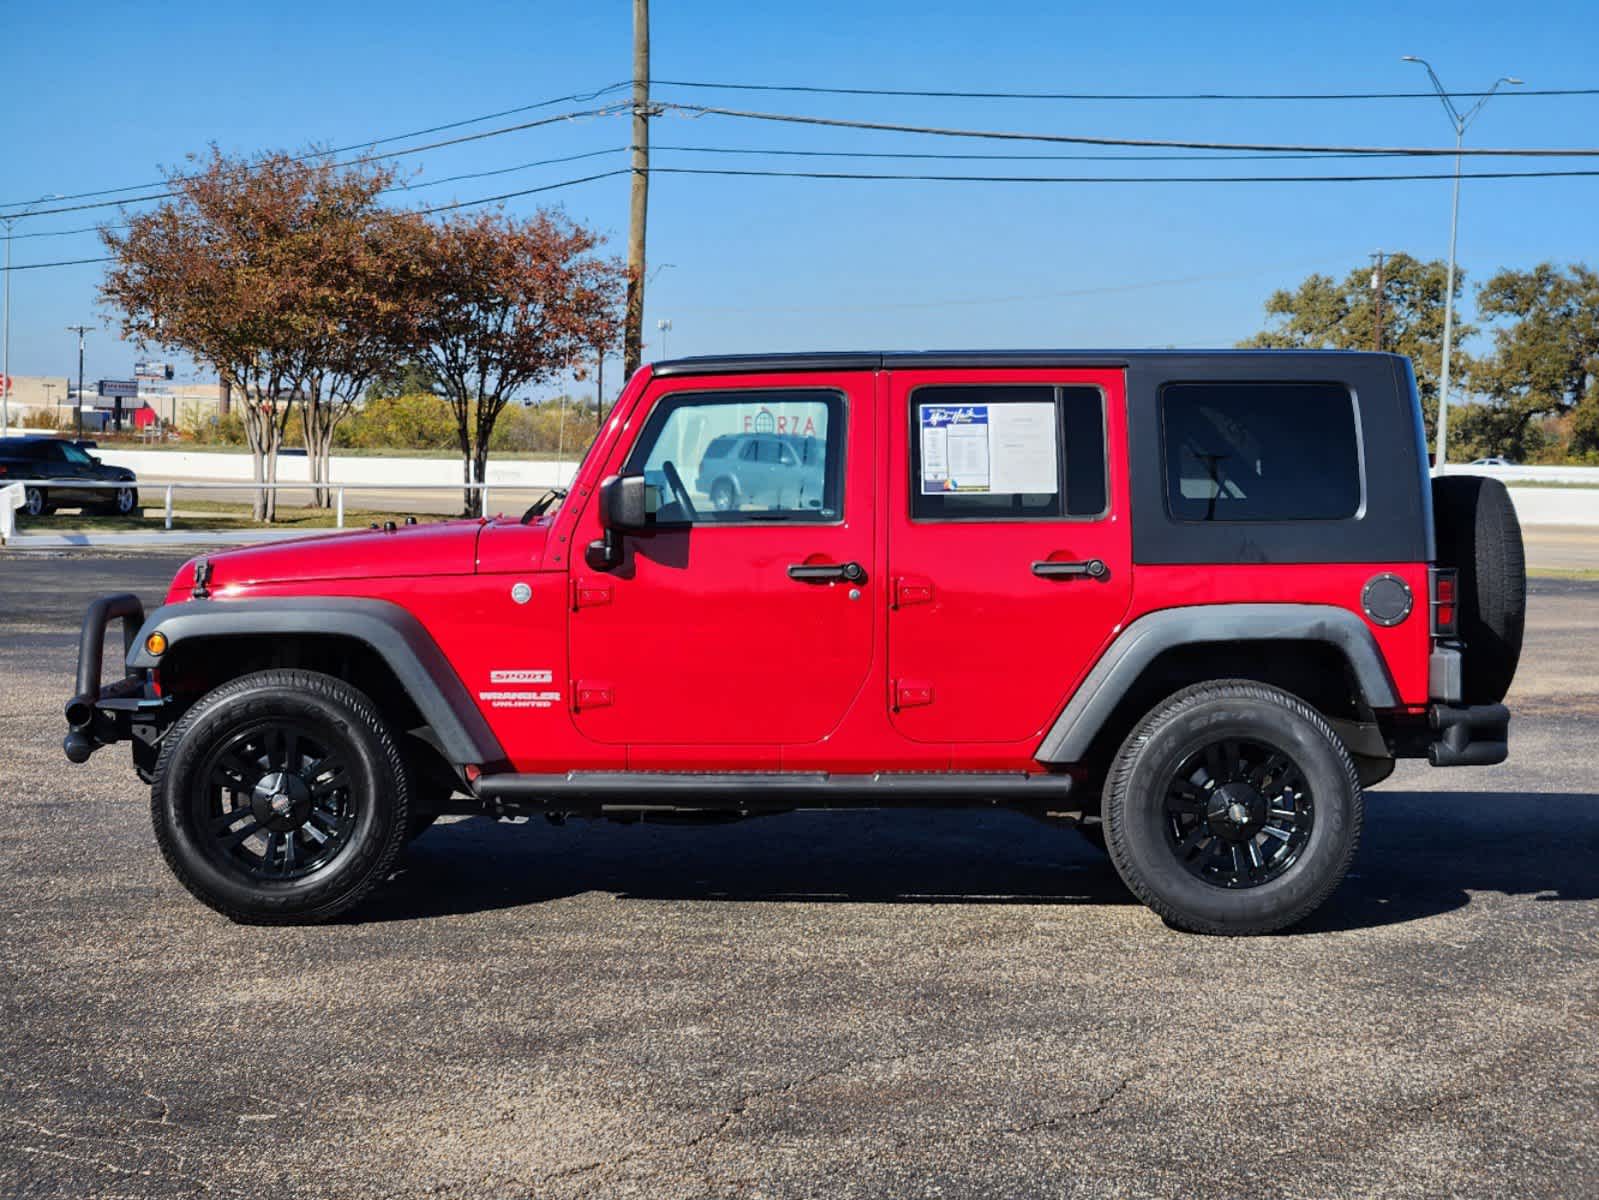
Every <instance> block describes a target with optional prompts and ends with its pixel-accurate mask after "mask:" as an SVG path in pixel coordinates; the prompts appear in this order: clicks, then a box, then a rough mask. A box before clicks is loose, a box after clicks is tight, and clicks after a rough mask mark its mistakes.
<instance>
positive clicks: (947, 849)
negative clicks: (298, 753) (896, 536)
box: [348, 791, 1599, 934]
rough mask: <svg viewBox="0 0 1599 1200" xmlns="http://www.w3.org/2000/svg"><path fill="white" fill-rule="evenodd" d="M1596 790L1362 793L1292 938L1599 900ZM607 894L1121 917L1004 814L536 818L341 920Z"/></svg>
mask: <svg viewBox="0 0 1599 1200" xmlns="http://www.w3.org/2000/svg"><path fill="white" fill-rule="evenodd" d="M1596 863H1599V795H1591V794H1587V793H1530V792H1526V793H1518V792H1400V791H1395V792H1384V791H1373V792H1371V793H1370V794H1369V796H1368V806H1367V817H1366V829H1365V836H1364V839H1363V842H1362V846H1361V850H1360V853H1359V855H1358V856H1357V858H1356V860H1355V864H1354V867H1353V868H1352V870H1351V871H1350V874H1349V876H1348V877H1347V878H1346V879H1345V881H1344V883H1343V885H1342V886H1341V887H1340V888H1339V889H1338V891H1337V892H1335V893H1334V894H1333V896H1332V898H1331V899H1330V900H1329V901H1328V902H1327V904H1326V905H1324V906H1323V907H1322V909H1321V910H1320V911H1318V912H1317V913H1315V914H1313V915H1312V916H1311V917H1310V918H1309V919H1308V920H1307V921H1305V922H1304V923H1303V924H1301V925H1299V926H1298V927H1296V929H1294V930H1293V931H1291V932H1292V933H1293V934H1308V933H1325V932H1333V931H1340V930H1351V929H1362V928H1372V927H1377V926H1382V925H1393V924H1399V923H1403V922H1407V921H1416V920H1421V919H1424V918H1426V917H1431V916H1437V915H1439V914H1442V913H1447V912H1452V911H1454V910H1456V909H1459V908H1462V907H1464V906H1466V905H1468V904H1470V903H1471V896H1472V893H1474V892H1499V893H1503V894H1506V895H1513V896H1529V897H1531V898H1533V899H1534V900H1537V901H1554V900H1593V899H1596V898H1599V871H1596V869H1595V867H1596ZM596 891H597V892H609V893H611V894H613V895H615V896H616V897H617V898H618V899H621V900H682V901H705V902H717V901H724V902H725V901H735V902H739V901H742V902H768V903H773V902H802V903H812V904H816V903H830V902H832V903H875V904H893V903H908V904H1000V905H1029V904H1031V905H1049V904H1069V905H1098V904H1107V905H1120V904H1130V903H1133V902H1134V901H1133V898H1132V896H1131V895H1130V894H1129V893H1128V891H1127V890H1126V888H1125V887H1124V886H1123V885H1122V883H1121V880H1120V878H1118V876H1117V874H1116V871H1115V869H1114V868H1113V867H1112V866H1111V864H1110V861H1109V859H1108V858H1107V857H1106V856H1104V855H1103V854H1101V853H1099V852H1098V851H1096V850H1095V849H1093V848H1092V847H1090V846H1089V845H1088V844H1087V843H1086V842H1084V841H1083V840H1082V839H1081V838H1080V837H1079V836H1078V835H1077V834H1076V833H1075V832H1073V831H1072V830H1070V829H1062V828H1056V827H1052V826H1047V825H1043V824H1040V823H1038V822H1036V821H1032V820H1030V819H1028V818H1026V817H1023V816H1020V815H1017V814H1014V813H1004V812H991V813H982V814H980V815H976V816H974V815H973V814H971V813H969V812H967V813H962V812H910V813H906V812H899V813H895V812H860V813H815V812H806V813H792V814H787V815H783V816H776V817H770V818H764V819H758V820H751V821H746V822H742V823H738V824H730V825H722V826H711V827H694V828H681V827H673V826H660V825H634V826H621V825H614V824H611V823H609V822H604V821H578V820H574V821H571V822H569V823H567V824H566V825H564V826H561V827H559V828H555V827H551V826H550V825H549V824H548V823H546V822H545V821H543V820H535V821H531V822H528V823H527V824H525V825H519V826H512V827H505V826H497V825H495V824H494V823H492V822H489V821H487V820H480V819H472V820H465V821H458V822H454V823H451V824H444V825H440V826H437V827H435V828H434V829H433V830H430V831H429V832H428V833H427V834H425V835H423V837H421V838H420V839H418V841H417V842H416V843H415V844H414V845H413V846H412V847H411V848H410V850H409V851H408V852H407V854H406V856H405V858H404V859H403V860H402V862H401V866H400V869H399V871H398V872H397V873H396V875H395V877H394V878H393V879H392V880H391V881H390V882H389V883H388V885H387V886H385V887H384V888H382V889H380V890H379V891H378V892H377V893H376V894H375V895H374V896H373V897H372V898H371V899H370V900H368V901H367V903H365V904H363V905H362V906H361V907H360V908H359V909H358V910H356V912H354V913H352V914H351V916H350V917H349V918H348V920H350V921H352V922H358V923H359V922H382V921H404V920H415V919H420V918H427V917H434V916H444V915H451V914H461V913H470V912H480V911H490V910H495V909H504V908H514V907H517V906H520V905H526V904H537V903H540V902H543V901H549V900H557V899H561V898H564V897H569V896H575V895H581V894H583V893H585V892H596Z"/></svg>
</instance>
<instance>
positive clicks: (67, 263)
mask: <svg viewBox="0 0 1599 1200" xmlns="http://www.w3.org/2000/svg"><path fill="white" fill-rule="evenodd" d="M110 261H111V255H109V254H107V255H104V256H102V257H100V258H65V259H61V260H60V261H58V262H40V263H16V264H15V265H13V266H9V267H0V271H37V270H39V269H40V268H42V267H77V266H82V265H83V264H84V263H103V262H110Z"/></svg>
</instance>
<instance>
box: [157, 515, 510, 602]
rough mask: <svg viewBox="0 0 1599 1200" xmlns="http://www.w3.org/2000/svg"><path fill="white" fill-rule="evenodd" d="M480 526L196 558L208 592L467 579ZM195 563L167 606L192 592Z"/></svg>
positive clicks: (339, 536)
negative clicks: (206, 567)
mask: <svg viewBox="0 0 1599 1200" xmlns="http://www.w3.org/2000/svg"><path fill="white" fill-rule="evenodd" d="M482 529H483V522H482V521H442V522H439V523H436V524H431V525H402V526H400V527H398V528H396V529H393V530H389V529H369V530H361V531H359V532H356V531H350V532H341V533H331V534H323V535H321V536H316V537H305V538H293V539H290V540H286V541H281V542H271V543H268V544H265V545H259V546H243V547H240V548H239V549H237V550H223V551H219V552H218V553H216V554H205V555H201V556H200V558H204V559H205V560H206V561H207V562H209V563H210V564H211V591H212V592H213V593H214V594H219V593H221V592H222V591H224V590H226V589H227V588H229V587H247V586H249V585H251V584H259V583H282V582H285V581H293V582H296V583H299V582H306V583H309V582H313V581H316V580H326V579H378V578H385V577H393V576H401V575H428V576H438V575H470V574H472V573H473V572H474V571H475V570H476V569H477V554H476V551H477V541H478V535H479V533H480V532H481V531H482ZM200 558H194V559H191V560H190V561H188V562H186V563H184V564H183V566H182V567H180V568H179V569H178V573H177V575H176V576H174V578H173V580H172V587H171V589H170V590H169V592H168V594H167V601H168V602H169V603H173V602H176V601H179V600H187V599H188V598H189V593H190V592H191V591H192V590H193V589H194V565H195V563H197V562H199V561H200Z"/></svg>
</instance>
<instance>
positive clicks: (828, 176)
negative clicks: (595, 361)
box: [10, 147, 1599, 271]
mask: <svg viewBox="0 0 1599 1200" xmlns="http://www.w3.org/2000/svg"><path fill="white" fill-rule="evenodd" d="M624 148H625V147H624ZM594 153H595V154H602V153H614V151H595V152H594ZM574 157H577V156H574ZM582 157H591V156H582ZM507 169H515V168H507ZM631 171H632V168H631V167H618V168H616V169H615V170H611V171H600V172H597V173H595V174H593V175H584V176H581V177H579V178H577V179H564V180H561V181H559V182H557V183H547V184H542V185H541V186H539V187H532V188H521V189H519V190H517V191H513V192H502V193H500V194H499V195H495V196H483V197H480V198H478V199H475V200H458V201H455V202H454V203H451V204H440V205H435V206H433V207H431V208H422V209H414V210H411V211H414V212H416V213H417V214H418V215H419V216H429V215H432V214H434V213H441V212H452V211H454V210H456V209H462V208H473V207H476V206H477V205H480V204H494V203H497V202H499V201H502V200H514V199H517V198H519V197H522V196H532V195H537V194H538V193H540V192H550V191H555V190H557V189H559V188H566V187H574V186H576V185H577V184H580V183H592V182H594V181H595V180H599V179H612V178H615V177H616V176H618V175H627V174H630V173H631ZM650 171H651V173H653V174H666V175H710V176H723V177H743V178H772V179H821V180H858V181H866V182H905V183H1048V184H1095V185H1099V184H1118V183H1120V184H1171V183H1180V184H1205V183H1233V184H1238V183H1414V182H1420V181H1429V180H1445V179H1453V178H1455V176H1454V175H1453V173H1447V174H1440V173H1412V174H1378V175H935V174H896V173H889V172H863V171H862V172H857V171H776V170H759V169H754V168H750V169H739V168H721V167H660V166H657V167H651V168H650ZM1596 177H1599V169H1595V170H1541V171H1476V172H1465V173H1463V174H1462V175H1461V176H1460V178H1462V179H1585V178H1596ZM440 182H444V181H442V180H441V181H440ZM61 232H83V231H82V230H77V231H71V230H69V231H61ZM19 236H21V235H19ZM111 261H112V257H111V256H105V257H101V258H74V259H63V260H59V261H54V262H41V263H19V264H16V265H14V266H12V267H11V268H10V270H12V271H34V270H39V269H41V268H44V267H73V266H80V265H83V264H87V263H102V262H111Z"/></svg>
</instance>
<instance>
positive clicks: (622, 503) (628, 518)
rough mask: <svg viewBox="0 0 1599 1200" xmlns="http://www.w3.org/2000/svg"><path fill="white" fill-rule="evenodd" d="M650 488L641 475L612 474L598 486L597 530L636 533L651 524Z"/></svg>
mask: <svg viewBox="0 0 1599 1200" xmlns="http://www.w3.org/2000/svg"><path fill="white" fill-rule="evenodd" d="M649 493H650V487H649V485H648V484H647V483H645V482H644V476H642V475H612V476H611V477H610V478H609V479H607V480H606V481H605V482H604V483H602V484H600V527H601V528H602V529H606V530H612V529H614V530H616V532H618V533H640V532H642V531H643V530H645V529H648V528H649V527H650V525H652V524H653V523H654V522H653V519H652V518H653V517H654V516H655V514H654V513H653V512H652V511H650V495H649Z"/></svg>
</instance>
